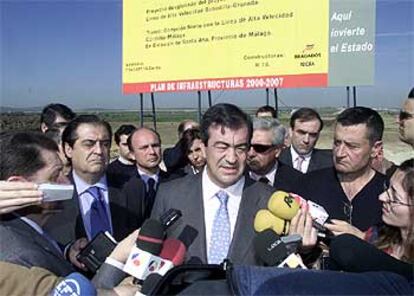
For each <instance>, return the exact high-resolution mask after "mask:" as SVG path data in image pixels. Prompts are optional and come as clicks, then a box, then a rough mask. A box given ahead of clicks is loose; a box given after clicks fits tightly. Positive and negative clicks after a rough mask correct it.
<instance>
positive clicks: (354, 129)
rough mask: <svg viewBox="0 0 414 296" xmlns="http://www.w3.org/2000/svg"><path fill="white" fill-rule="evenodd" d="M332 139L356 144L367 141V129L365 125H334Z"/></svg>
mask: <svg viewBox="0 0 414 296" xmlns="http://www.w3.org/2000/svg"><path fill="white" fill-rule="evenodd" d="M334 137H335V138H336V139H342V140H347V141H349V142H358V141H362V140H369V137H368V127H367V125H366V124H365V123H360V124H354V125H342V124H340V123H336V124H335V131H334Z"/></svg>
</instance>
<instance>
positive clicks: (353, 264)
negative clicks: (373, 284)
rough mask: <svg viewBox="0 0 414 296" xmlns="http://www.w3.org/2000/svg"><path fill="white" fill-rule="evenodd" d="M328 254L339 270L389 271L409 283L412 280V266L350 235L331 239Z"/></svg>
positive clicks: (413, 276) (413, 275)
mask: <svg viewBox="0 0 414 296" xmlns="http://www.w3.org/2000/svg"><path fill="white" fill-rule="evenodd" d="M329 254H330V259H331V260H332V263H333V264H334V267H336V268H338V269H340V270H344V271H348V272H368V271H389V272H394V273H397V274H399V275H402V276H403V277H405V278H406V279H407V280H409V281H412V280H413V278H414V272H413V270H414V269H413V267H414V266H413V264H410V263H406V262H403V261H401V260H398V259H396V258H394V257H392V256H390V255H388V254H387V253H385V252H383V251H381V250H379V249H378V248H377V247H375V246H374V245H371V244H370V243H368V242H366V241H364V240H361V239H360V238H358V237H356V236H353V235H351V234H341V235H338V236H337V237H335V238H333V239H332V241H331V245H330V251H329Z"/></svg>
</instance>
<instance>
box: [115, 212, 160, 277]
mask: <svg viewBox="0 0 414 296" xmlns="http://www.w3.org/2000/svg"><path fill="white" fill-rule="evenodd" d="M164 236H165V232H164V226H163V225H162V224H161V223H160V222H158V221H157V220H153V219H148V220H146V221H145V222H144V224H143V225H142V227H141V230H140V232H139V234H138V237H137V241H136V246H134V247H133V248H132V250H131V252H130V254H129V256H128V260H127V262H126V263H125V266H124V269H123V271H124V272H126V273H128V274H130V275H132V276H133V277H135V278H136V279H138V280H144V279H145V278H146V277H147V276H148V274H149V273H150V272H151V270H152V269H156V266H157V263H159V261H160V258H159V257H158V256H157V255H159V254H160V252H161V249H162V246H163V239H164Z"/></svg>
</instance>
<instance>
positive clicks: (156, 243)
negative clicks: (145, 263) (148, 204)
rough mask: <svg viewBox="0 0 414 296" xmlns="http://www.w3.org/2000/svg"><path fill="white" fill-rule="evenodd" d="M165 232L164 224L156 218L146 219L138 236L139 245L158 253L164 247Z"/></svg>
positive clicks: (144, 249)
mask: <svg viewBox="0 0 414 296" xmlns="http://www.w3.org/2000/svg"><path fill="white" fill-rule="evenodd" d="M164 236H165V232H164V227H163V225H162V224H161V223H160V222H158V221H157V220H154V219H147V220H145V222H144V224H143V225H142V227H141V230H140V231H139V234H138V237H137V247H138V248H139V249H141V250H142V251H146V252H148V253H151V254H154V255H158V254H159V253H160V252H161V249H162V243H163V240H164Z"/></svg>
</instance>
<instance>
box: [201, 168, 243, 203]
mask: <svg viewBox="0 0 414 296" xmlns="http://www.w3.org/2000/svg"><path fill="white" fill-rule="evenodd" d="M244 182H245V177H244V175H243V176H242V177H241V178H240V179H239V180H238V181H237V182H236V183H234V184H233V185H231V186H229V187H226V188H221V187H220V186H217V185H216V184H215V183H214V182H213V181H212V180H211V179H210V177H209V175H208V173H207V167H205V168H204V169H203V173H202V186H203V192H204V194H205V197H204V198H208V199H212V198H213V197H214V196H215V195H216V193H217V192H219V191H220V190H223V191H225V192H227V194H228V195H230V197H231V196H242V193H243V187H244Z"/></svg>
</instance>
